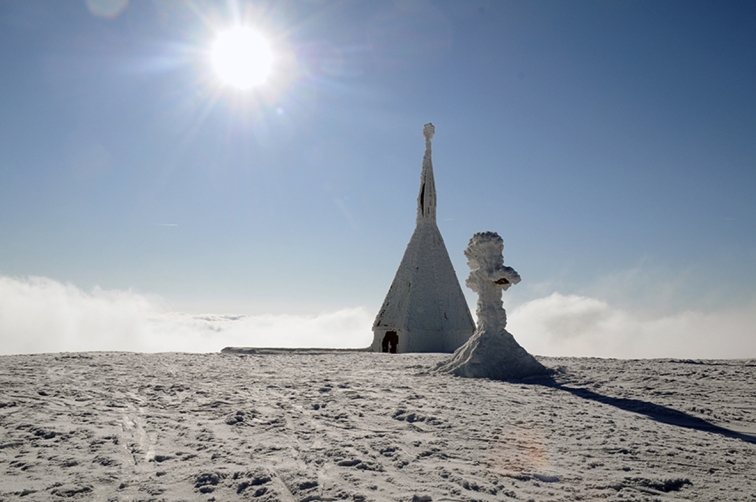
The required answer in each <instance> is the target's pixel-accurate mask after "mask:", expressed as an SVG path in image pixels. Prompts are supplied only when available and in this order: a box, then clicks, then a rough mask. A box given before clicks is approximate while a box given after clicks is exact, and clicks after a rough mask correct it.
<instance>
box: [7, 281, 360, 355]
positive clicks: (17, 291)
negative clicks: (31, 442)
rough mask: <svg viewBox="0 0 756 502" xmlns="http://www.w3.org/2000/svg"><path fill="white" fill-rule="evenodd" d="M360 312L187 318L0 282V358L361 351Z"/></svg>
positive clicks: (152, 307) (32, 284) (147, 305)
mask: <svg viewBox="0 0 756 502" xmlns="http://www.w3.org/2000/svg"><path fill="white" fill-rule="evenodd" d="M372 322H373V315H372V314H370V313H369V312H368V311H367V309H365V308H364V307H358V308H351V309H343V310H338V311H335V312H327V313H323V314H320V315H317V316H301V315H260V316H245V315H190V314H183V313H176V312H168V311H167V310H166V309H165V308H164V306H163V302H162V301H161V299H160V298H157V297H151V296H147V295H141V294H138V293H134V292H132V291H106V290H103V289H100V288H95V289H93V290H92V292H90V293H87V292H85V291H82V290H81V289H79V288H77V287H75V286H72V285H70V284H61V283H59V282H57V281H54V280H51V279H47V278H42V277H31V278H28V279H15V278H9V277H3V276H0V354H29V353H40V352H80V351H110V350H118V351H136V352H217V351H219V350H220V349H222V348H223V347H227V346H243V347H244V346H254V347H344V348H360V347H367V346H368V345H370V342H371V341H372V333H371V331H370V328H371V326H372Z"/></svg>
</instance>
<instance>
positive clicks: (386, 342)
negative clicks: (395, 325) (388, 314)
mask: <svg viewBox="0 0 756 502" xmlns="http://www.w3.org/2000/svg"><path fill="white" fill-rule="evenodd" d="M398 345H399V335H398V334H397V333H396V331H386V336H384V337H383V342H382V343H381V348H382V349H383V352H390V353H392V354H396V347H397V346H398Z"/></svg>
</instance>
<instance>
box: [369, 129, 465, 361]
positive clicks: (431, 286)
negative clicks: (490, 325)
mask: <svg viewBox="0 0 756 502" xmlns="http://www.w3.org/2000/svg"><path fill="white" fill-rule="evenodd" d="M434 132H435V128H434V127H433V124H425V127H424V128H423V136H425V155H424V156H423V168H422V172H421V174H420V193H419V194H418V197H417V222H416V226H415V232H414V233H413V234H412V238H411V239H410V242H409V244H408V245H407V249H406V251H405V252H404V257H403V258H402V262H401V264H400V265H399V269H398V270H397V272H396V276H395V277H394V282H393V283H392V284H391V287H390V288H389V291H388V294H387V295H386V299H385V300H384V302H383V306H382V307H381V310H380V311H379V312H378V315H377V316H376V318H375V322H374V323H373V334H374V337H373V343H372V345H371V348H372V350H374V351H376V352H380V351H382V350H390V351H396V352H454V351H455V350H456V349H457V348H459V347H460V346H461V345H462V344H464V343H465V342H466V341H467V340H468V339H469V338H470V336H471V335H472V333H473V331H474V330H475V323H474V322H473V319H472V316H471V315H470V310H469V309H468V307H467V302H466V301H465V297H464V295H463V294H462V288H461V287H460V285H459V281H458V280H457V275H456V274H455V272H454V267H453V266H452V263H451V260H450V259H449V253H448V252H447V251H446V246H445V245H444V239H443V238H442V237H441V232H439V230H438V226H437V225H436V186H435V183H434V180H433V163H432V159H431V138H433V133H434ZM384 341H385V342H386V343H385V344H384ZM392 348H393V349H394V350H392Z"/></svg>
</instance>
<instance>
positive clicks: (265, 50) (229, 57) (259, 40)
mask: <svg viewBox="0 0 756 502" xmlns="http://www.w3.org/2000/svg"><path fill="white" fill-rule="evenodd" d="M212 61H213V67H214V68H215V72H216V73H217V74H218V77H219V78H220V79H221V80H222V81H223V82H224V83H226V84H228V85H232V86H234V87H237V88H239V89H250V88H252V87H256V86H258V85H260V84H263V83H265V81H266V80H267V78H268V76H269V75H270V71H271V67H272V65H273V53H272V52H271V50H270V44H268V41H267V40H266V39H265V38H264V37H263V36H262V35H260V34H259V33H257V32H256V31H254V30H252V29H250V28H246V27H241V26H239V27H236V28H231V29H230V30H227V31H224V32H222V33H220V34H219V35H218V38H217V39H216V40H215V43H214V44H213V48H212Z"/></svg>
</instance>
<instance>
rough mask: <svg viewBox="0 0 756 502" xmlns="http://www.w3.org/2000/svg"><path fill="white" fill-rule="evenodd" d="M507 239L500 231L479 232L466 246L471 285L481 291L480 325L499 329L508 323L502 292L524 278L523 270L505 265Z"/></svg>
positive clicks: (484, 327)
mask: <svg viewBox="0 0 756 502" xmlns="http://www.w3.org/2000/svg"><path fill="white" fill-rule="evenodd" d="M503 250H504V241H503V239H502V238H501V237H500V236H499V234H497V233H496V232H478V233H476V234H475V235H473V236H472V239H470V243H469V244H468V246H467V249H465V256H466V257H467V264H468V265H469V266H470V276H469V277H468V278H467V281H465V284H467V287H469V288H470V289H472V290H473V291H475V292H476V293H478V310H477V314H478V329H489V330H497V329H504V328H505V327H506V326H507V313H506V311H505V310H504V307H503V306H502V303H501V292H502V291H505V290H507V289H509V286H511V285H512V284H517V283H518V282H520V274H518V273H517V272H516V271H515V269H513V268H512V267H507V266H505V265H504V256H503V254H502V251H503Z"/></svg>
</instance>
